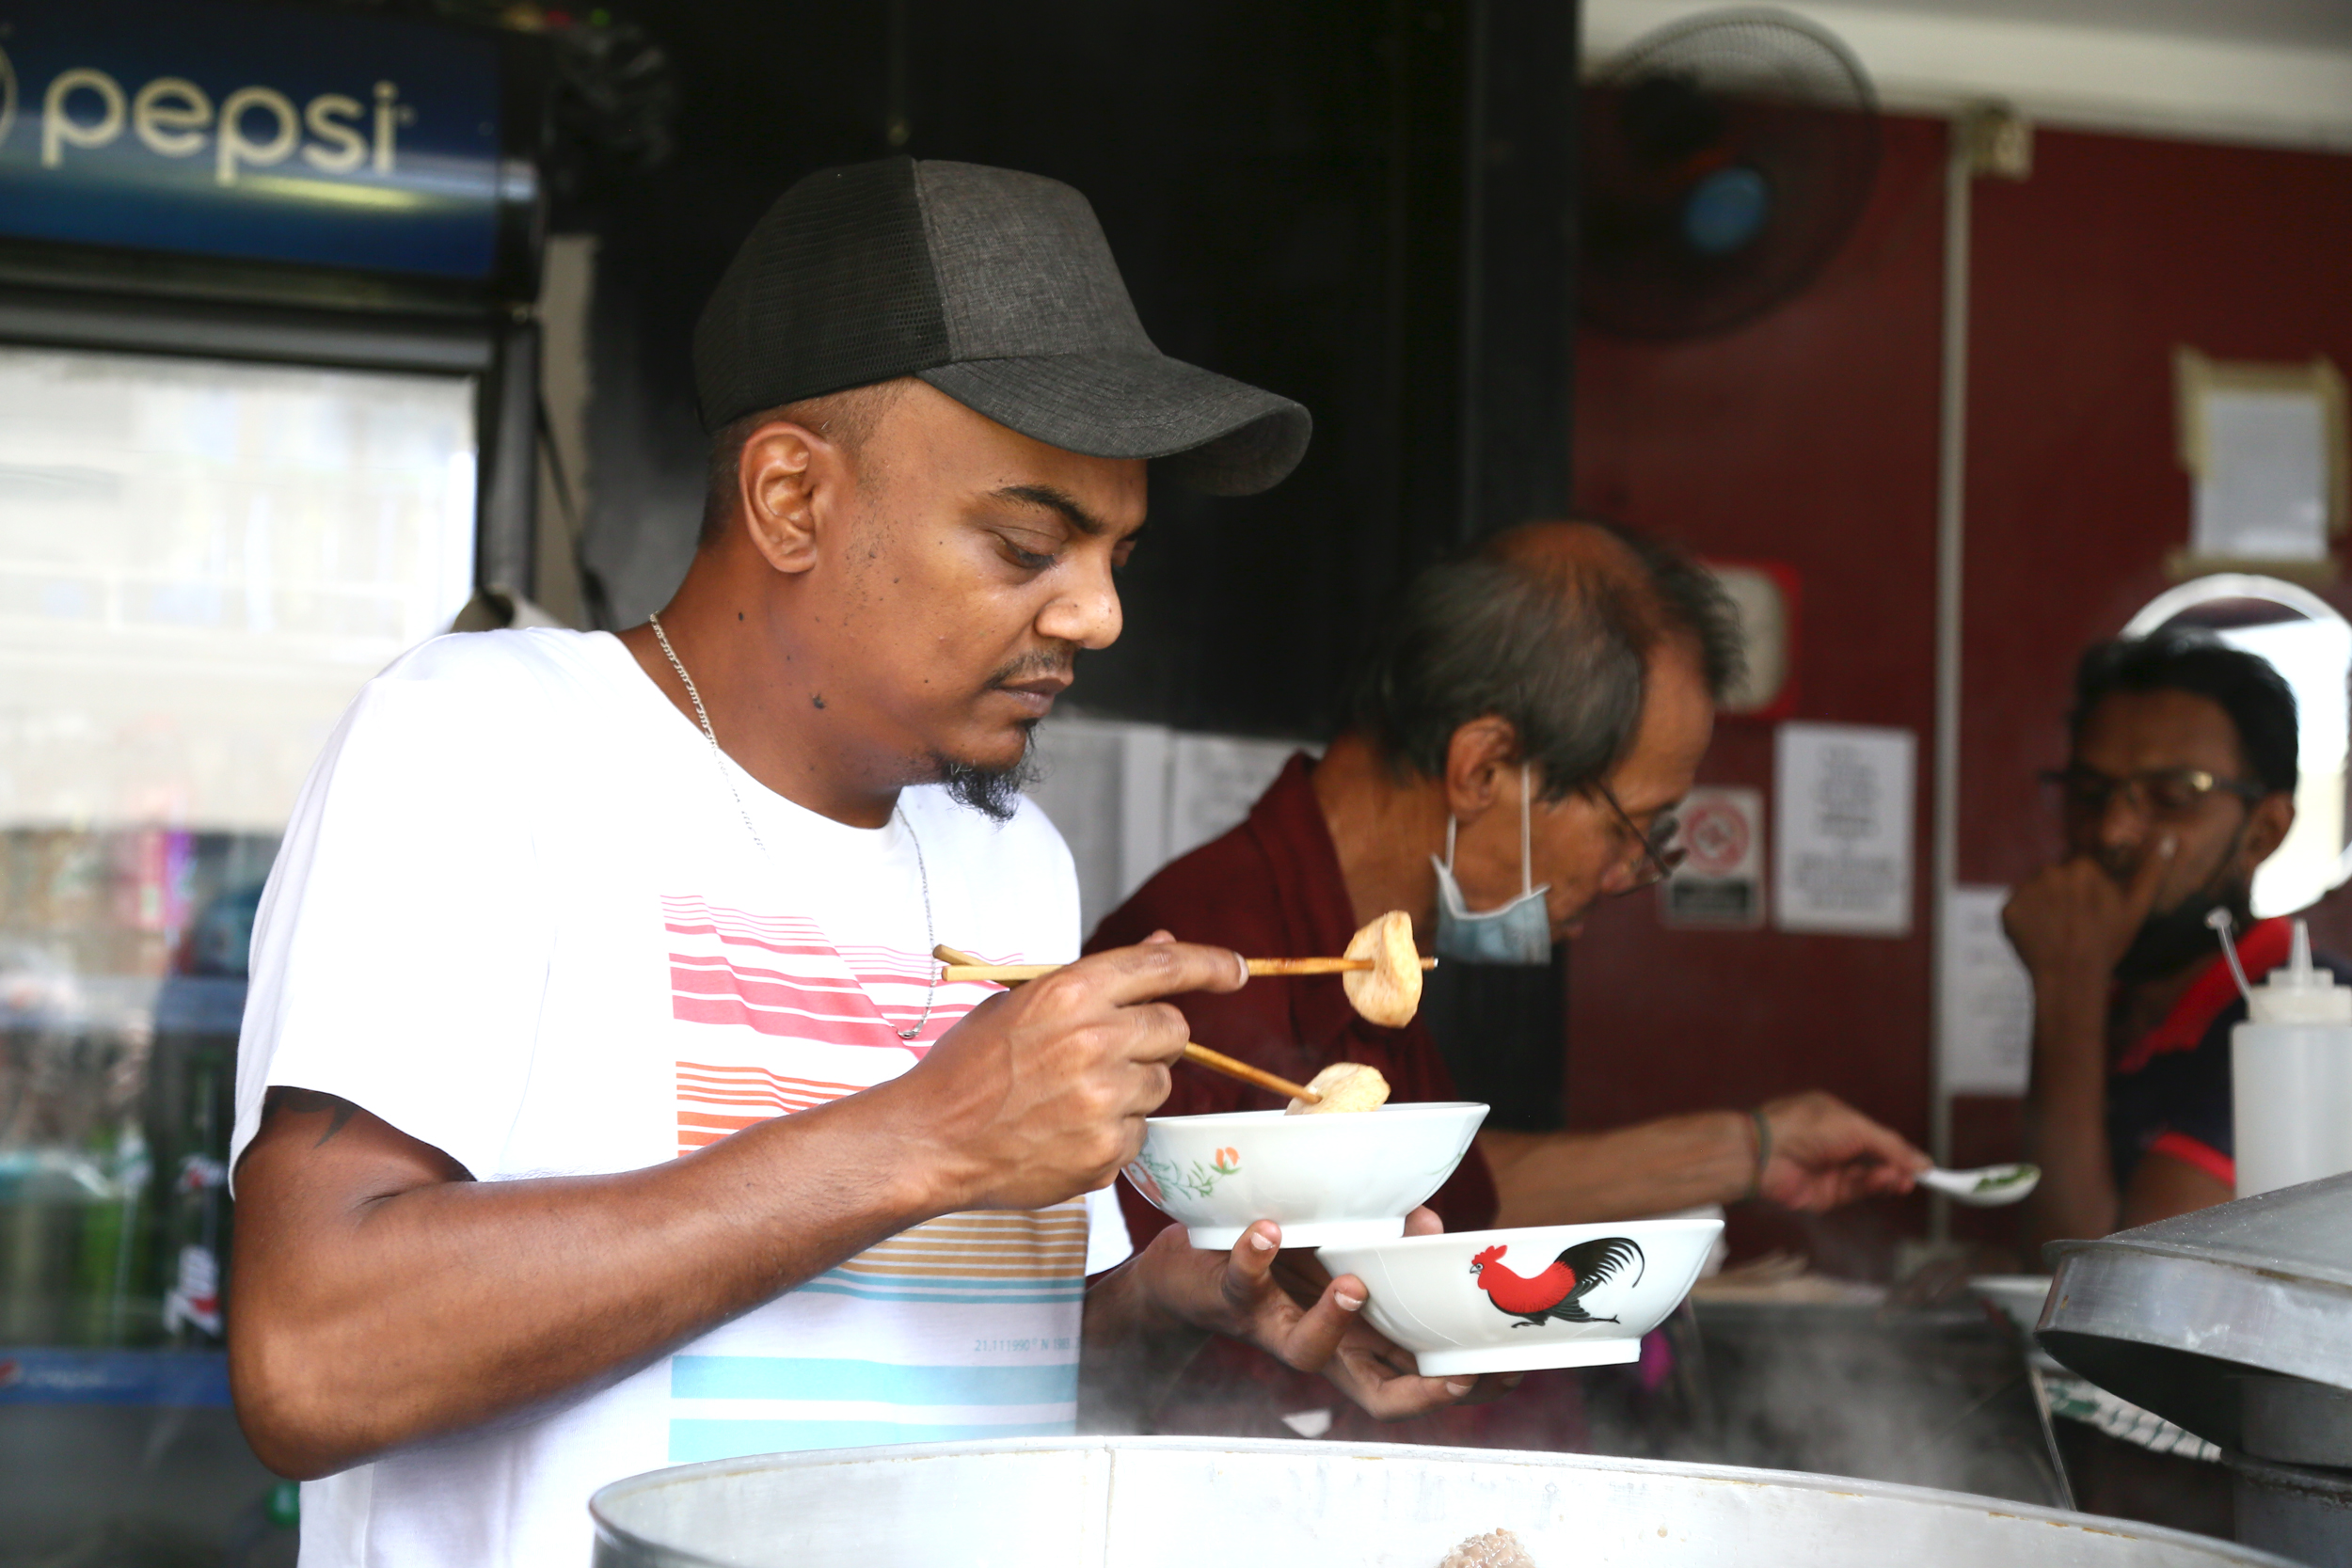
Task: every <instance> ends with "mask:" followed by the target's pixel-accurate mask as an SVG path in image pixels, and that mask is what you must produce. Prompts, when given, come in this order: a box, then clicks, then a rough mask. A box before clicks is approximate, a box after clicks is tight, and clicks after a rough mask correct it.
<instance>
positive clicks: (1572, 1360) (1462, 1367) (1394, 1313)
mask: <svg viewBox="0 0 2352 1568" xmlns="http://www.w3.org/2000/svg"><path fill="white" fill-rule="evenodd" d="M1723 1229H1724V1222H1723V1221H1722V1220H1719V1219H1696V1218H1674V1219H1655V1220H1616V1221H1612V1222H1610V1223H1609V1224H1606V1225H1537V1226H1527V1227H1521V1228H1518V1229H1514V1230H1460V1231H1454V1232H1452V1233H1451V1234H1448V1235H1443V1236H1411V1237H1406V1238H1405V1239H1403V1240H1401V1241H1378V1242H1367V1243H1335V1244H1329V1245H1326V1246H1324V1247H1322V1248H1321V1249H1320V1250H1319V1251H1317V1252H1316V1254H1315V1256H1316V1257H1317V1258H1318V1259H1321V1260H1322V1263H1323V1266H1324V1267H1325V1268H1327V1269H1329V1270H1330V1271H1331V1272H1332V1273H1333V1274H1335V1275H1342V1274H1352V1275H1355V1276H1356V1277H1357V1278H1359V1279H1360V1280H1362V1281H1363V1282H1364V1289H1365V1291H1367V1292H1368V1293H1367V1295H1366V1298H1365V1301H1364V1316H1365V1317H1367V1318H1369V1319H1370V1320H1371V1321H1372V1326H1373V1327H1375V1328H1376V1329H1378V1330H1379V1331H1380V1332H1381V1333H1383V1334H1385V1335H1387V1336H1388V1337H1389V1338H1391V1339H1393V1340H1395V1341H1396V1342H1397V1343H1398V1344H1399V1345H1402V1346H1403V1347H1404V1348H1405V1349H1406V1350H1408V1351H1411V1352H1412V1353H1413V1359H1414V1360H1415V1361H1416V1362H1418V1363H1419V1364H1420V1367H1421V1373H1422V1376H1423V1377H1452V1376H1454V1375H1456V1374H1458V1373H1463V1372H1524V1371H1532V1370H1535V1369H1537V1368H1540V1367H1598V1366H1606V1365H1607V1364H1609V1363H1610V1362H1613V1361H1632V1360H1635V1359H1638V1358H1639V1356H1640V1355H1641V1351H1642V1336H1643V1335H1645V1334H1647V1333H1648V1332H1649V1331H1650V1330H1651V1329H1653V1328H1656V1327H1657V1326H1658V1325H1659V1324H1660V1323H1663V1322H1665V1321H1666V1314H1667V1313H1669V1312H1672V1311H1673V1310H1674V1309H1675V1308H1676V1307H1677V1306H1679V1305H1681V1302H1682V1298H1683V1297H1684V1296H1686V1295H1688V1294H1690V1292H1691V1287H1692V1285H1694V1284H1696V1283H1697V1282H1698V1277H1699V1270H1700V1269H1701V1268H1703V1267H1704V1266H1705V1265H1706V1263H1707V1255H1708V1251H1709V1249H1711V1248H1712V1247H1713V1246H1714V1244H1715V1238H1716V1237H1718V1236H1720V1235H1722V1234H1723Z"/></svg>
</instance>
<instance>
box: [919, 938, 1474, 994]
mask: <svg viewBox="0 0 2352 1568" xmlns="http://www.w3.org/2000/svg"><path fill="white" fill-rule="evenodd" d="M951 951H953V949H951V948H946V947H934V948H932V949H931V957H933V958H938V959H939V961H940V962H941V963H943V964H946V966H947V967H946V970H945V971H944V972H942V973H941V974H940V976H939V983H940V984H941V985H943V986H952V985H955V984H957V983H959V982H961V981H966V980H993V981H994V982H995V983H996V984H998V985H1000V986H1013V985H1019V984H1020V983H1021V982H1022V981H1024V980H1034V979H1037V978H1038V977H1039V976H1041V975H1045V974H1053V973H1054V971H1056V970H1057V969H1059V968H1060V967H1061V965H1059V964H984V963H981V962H979V961H978V960H977V959H972V961H970V962H966V961H964V959H963V958H952V959H951V958H946V957H945V955H946V954H947V953H949V952H951ZM965 957H966V958H969V955H966V956H965ZM1242 962H1243V963H1244V964H1246V965H1247V966H1248V970H1249V973H1250V974H1347V973H1349V972H1350V971H1354V972H1357V973H1359V974H1360V973H1362V972H1363V971H1366V970H1369V969H1371V968H1372V966H1373V960H1372V959H1370V958H1244V959H1243V960H1242ZM1421 967H1422V968H1423V969H1435V968H1437V967H1438V960H1437V959H1435V958H1423V959H1422V961H1421Z"/></svg>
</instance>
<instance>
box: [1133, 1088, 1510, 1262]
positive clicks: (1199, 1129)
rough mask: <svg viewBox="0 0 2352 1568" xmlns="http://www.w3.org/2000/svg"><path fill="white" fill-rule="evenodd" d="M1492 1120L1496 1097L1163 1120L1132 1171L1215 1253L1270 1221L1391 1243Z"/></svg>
mask: <svg viewBox="0 0 2352 1568" xmlns="http://www.w3.org/2000/svg"><path fill="white" fill-rule="evenodd" d="M1484 1120H1486V1106H1484V1105H1471V1104H1467V1103H1463V1102H1461V1101H1409V1102H1407V1103H1406V1104H1402V1105H1383V1106H1381V1107H1380V1108H1379V1109H1378V1110H1376V1111H1363V1112H1331V1113H1329V1114H1327V1115H1324V1116H1305V1117H1293V1116H1285V1115H1283V1114H1282V1113H1281V1112H1279V1111H1228V1112H1225V1113H1223V1114H1221V1115H1218V1116H1210V1117H1152V1118H1151V1119H1150V1120H1148V1121H1146V1122H1145V1123H1144V1132H1143V1150H1142V1152H1141V1153H1139V1154H1138V1155H1136V1160H1135V1163H1134V1164H1131V1165H1129V1166H1128V1167H1127V1180H1130V1181H1132V1182H1134V1183H1135V1185H1136V1191H1137V1192H1139V1193H1141V1194H1142V1195H1143V1196H1146V1197H1148V1198H1150V1199H1151V1200H1152V1202H1153V1203H1154V1204H1157V1205H1158V1206H1159V1207H1160V1208H1161V1209H1163V1210H1165V1211H1166V1212H1168V1214H1169V1215H1171V1216H1173V1217H1174V1219H1175V1220H1176V1222H1177V1223H1178V1224H1179V1225H1182V1226H1183V1227H1184V1231H1185V1234H1186V1235H1188V1236H1189V1237H1190V1238H1191V1239H1192V1244H1193V1245H1194V1246H1197V1247H1206V1248H1208V1249H1209V1250H1211V1251H1214V1252H1222V1251H1224V1250H1225V1249H1226V1248H1227V1247H1230V1246H1232V1244H1233V1243H1235V1242H1237V1241H1239V1240H1241V1233H1242V1232H1243V1231H1245V1230H1247V1229H1248V1228H1249V1227H1251V1226H1252V1225H1255V1224H1256V1223H1257V1222H1258V1221H1260V1220H1273V1221H1276V1222H1277V1223H1279V1225H1280V1226H1281V1227H1282V1244H1283V1245H1284V1246H1286V1247H1297V1246H1324V1245H1327V1244H1330V1243H1340V1242H1376V1241H1382V1240H1386V1239H1388V1238H1391V1237H1396V1236H1402V1235H1404V1234H1405V1216H1406V1214H1409V1213H1411V1212H1413V1210H1414V1208H1415V1207H1416V1206H1418V1205H1419V1204H1420V1203H1421V1201H1422V1199H1423V1198H1426V1197H1427V1196H1429V1195H1430V1194H1431V1193H1434V1192H1436V1191H1437V1190H1438V1188H1439V1187H1441V1186H1443V1185H1445V1179H1446V1178H1447V1177H1449V1176H1452V1175H1453V1174H1454V1166H1456V1165H1458V1164H1461V1163H1462V1156H1463V1155H1465V1154H1467V1153H1469V1152H1470V1139H1471V1138H1472V1137H1473V1136H1475V1135H1476V1133H1477V1132H1478V1124H1479V1123H1480V1122H1482V1121H1484Z"/></svg>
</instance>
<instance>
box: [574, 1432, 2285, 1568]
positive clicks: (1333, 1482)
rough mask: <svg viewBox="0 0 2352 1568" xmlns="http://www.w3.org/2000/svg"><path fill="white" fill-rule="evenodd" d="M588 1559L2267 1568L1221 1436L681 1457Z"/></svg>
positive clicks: (612, 1508)
mask: <svg viewBox="0 0 2352 1568" xmlns="http://www.w3.org/2000/svg"><path fill="white" fill-rule="evenodd" d="M590 1506H591V1509H592V1511H593V1512H594V1513H595V1515H596V1568H713V1565H723V1568H784V1565H787V1564H789V1565H791V1568H949V1565H952V1568H1319V1565H1322V1564H1334V1565H1336V1564H1346V1565H1348V1568H1357V1565H1359V1564H1360V1565H1364V1568H1375V1565H1377V1568H1438V1563H1439V1561H1440V1560H1443V1558H1444V1557H1445V1555H1446V1553H1447V1552H1448V1551H1450V1550H1452V1549H1453V1548H1454V1546H1455V1545H1457V1544H1460V1543H1461V1542H1462V1541H1464V1540H1465V1539H1467V1538H1468V1537H1470V1536H1472V1535H1477V1534H1481V1533H1484V1532H1486V1531H1487V1530H1491V1529H1494V1528H1498V1527H1500V1528H1506V1529H1509V1530H1510V1531H1512V1533H1514V1534H1515V1535H1517V1536H1518V1539H1519V1541H1520V1543H1521V1544H1522V1545H1523V1546H1524V1547H1525V1548H1526V1550H1527V1552H1528V1554H1529V1555H1530V1556H1531V1557H1532V1558H1533V1559H1534V1561H1535V1562H1536V1563H1537V1564H1539V1565H1540V1568H1597V1565H1600V1564H1623V1563H1632V1562H1637V1561H1638V1562H1640V1563H1642V1564H1645V1565H1654V1568H1685V1565H1688V1568H1699V1565H1701V1564H1705V1565H1708V1568H1719V1565H1721V1564H1724V1563H1734V1562H1736V1563H1738V1564H1740V1568H1800V1565H1802V1568H1885V1565H1886V1564H1888V1563H1902V1564H1904V1565H1905V1568H1963V1565H1965V1568H1979V1565H1983V1568H1993V1565H1996V1564H1997V1565H1999V1568H2125V1565H2129V1568H2217V1565H2219V1564H2223V1563H2243V1564H2263V1565H2265V1568H2278V1565H2279V1563H2280V1560H2279V1559H2276V1558H2272V1557H2268V1556H2266V1555H2265V1554H2264V1553H2261V1552H2257V1551H2253V1550H2250V1549H2249V1548H2247V1547H2244V1546H2240V1545H2235V1544H2232V1543H2229V1542H2225V1541H2215V1540H2210V1539H2207V1538H2205V1537H2202V1536H2194V1535H2185V1534H2182V1533H2180V1532H2178V1531H2175V1530H2166V1529H2157V1528H2153V1527H2148V1526H2140V1525H2131V1524H2125V1523H2123V1522H2122V1521H2119V1520H2114V1519H2094V1518H2091V1517H2090V1516H2088V1515H2085V1514H2079V1513H2060V1512H2058V1511H2057V1510H2055V1509H2047V1508H2035V1507H2031V1506H2027V1505H2024V1504H2019V1503H2011V1502H2001V1501H1996V1500H1994V1499H1993V1498H1990V1497H1968V1496H1964V1495H1963V1494H1960V1493H1955V1492H1930V1491H1924V1490H1921V1489H1918V1488H1915V1487H1907V1486H1888V1485H1883V1484H1880V1483H1877V1482H1873V1481H1853V1480H1850V1479H1847V1478H1843V1477H1836V1476H1814V1475H1800V1474H1795V1473H1792V1472H1786V1471H1775V1470H1738V1469H1729V1468H1723V1467H1717V1466H1713V1465H1665V1464H1655V1463H1649V1462H1645V1461H1640V1460H1628V1459H1597V1458H1590V1457H1585V1456H1581V1455H1567V1454H1534V1453H1508V1452H1499V1451H1492V1450H1486V1449H1422V1448H1410V1447H1406V1446H1403V1445H1383V1444H1343V1443H1273V1442H1245V1441H1240V1440H1228V1439H1216V1438H1182V1437H1157V1438H1116V1439H1114V1438H1098V1439H1052V1438H1027V1439H1020V1440H1014V1441H1009V1442H999V1443H970V1444H958V1443H940V1444H926V1445H921V1446H916V1447H908V1448H890V1449H837V1450H832V1451H826V1452H818V1453H800V1454H772V1455H767V1456H763V1457H759V1458H753V1459H733V1460H722V1461H718V1462H715V1463H712V1464H707V1465H682V1466H680V1467H678V1468H676V1469H673V1470H657V1471H655V1472H653V1473H652V1474H650V1475H644V1476H638V1477H635V1478H633V1479H631V1480H628V1481H616V1482H614V1483H613V1484H612V1485H611V1486H608V1487H606V1488H604V1490H602V1491H601V1492H598V1493H597V1494H596V1497H595V1499H594V1500H593V1502H592V1503H591V1505H590Z"/></svg>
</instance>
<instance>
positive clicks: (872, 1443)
mask: <svg viewBox="0 0 2352 1568" xmlns="http://www.w3.org/2000/svg"><path fill="white" fill-rule="evenodd" d="M1077 1430H1078V1421H1077V1418H1076V1417H1075V1416H1073V1417H1072V1418H1070V1419H1068V1420H1066V1421H1008V1422H1005V1423H1003V1424H1002V1425H979V1424H973V1425H945V1426H934V1425H926V1424H923V1423H920V1422H909V1423H906V1424H904V1425H900V1424H898V1423H897V1422H894V1421H672V1422H671V1423H670V1463H671V1464H673V1465H693V1464H698V1463H700V1462H701V1461H703V1460H706V1459H741V1458H743V1457H744V1456H746V1455H748V1454H755V1453H795V1452H800V1451H803V1450H806V1449H870V1448H874V1447H877V1446H879V1445H881V1444H884V1443H977V1442H984V1441H986V1440H988V1439H990V1438H993V1437H1068V1436H1071V1435H1073V1434H1074V1433H1076V1432H1077Z"/></svg>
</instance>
